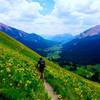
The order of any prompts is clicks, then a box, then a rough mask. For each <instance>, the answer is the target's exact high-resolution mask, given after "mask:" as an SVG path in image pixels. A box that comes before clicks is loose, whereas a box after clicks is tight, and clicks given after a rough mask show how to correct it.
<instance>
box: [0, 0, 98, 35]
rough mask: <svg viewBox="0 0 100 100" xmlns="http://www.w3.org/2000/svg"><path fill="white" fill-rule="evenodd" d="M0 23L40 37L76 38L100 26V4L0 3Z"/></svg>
mask: <svg viewBox="0 0 100 100" xmlns="http://www.w3.org/2000/svg"><path fill="white" fill-rule="evenodd" d="M0 22H1V23H4V24H7V25H9V26H13V27H15V28H18V29H21V30H24V31H26V32H29V33H33V32H34V33H37V34H40V35H48V36H49V35H55V34H63V33H69V34H73V35H76V34H79V33H81V32H83V31H84V30H86V29H88V28H90V27H93V26H95V25H98V24H100V0H0Z"/></svg>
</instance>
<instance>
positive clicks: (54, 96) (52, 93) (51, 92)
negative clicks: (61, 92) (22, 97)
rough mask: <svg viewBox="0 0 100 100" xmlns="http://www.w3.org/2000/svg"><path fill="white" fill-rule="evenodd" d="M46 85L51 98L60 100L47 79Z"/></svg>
mask: <svg viewBox="0 0 100 100" xmlns="http://www.w3.org/2000/svg"><path fill="white" fill-rule="evenodd" d="M44 86H45V90H46V91H47V92H48V96H49V97H50V98H51V100H58V95H57V94H56V93H55V92H54V91H53V88H52V87H51V86H50V84H49V83H48V82H46V80H44Z"/></svg>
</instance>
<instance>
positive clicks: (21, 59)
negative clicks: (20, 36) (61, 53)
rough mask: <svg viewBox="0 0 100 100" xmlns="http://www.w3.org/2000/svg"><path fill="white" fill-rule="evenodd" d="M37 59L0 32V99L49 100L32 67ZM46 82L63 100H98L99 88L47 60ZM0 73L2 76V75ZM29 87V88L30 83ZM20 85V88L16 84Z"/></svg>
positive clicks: (30, 52)
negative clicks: (0, 97)
mask: <svg viewBox="0 0 100 100" xmlns="http://www.w3.org/2000/svg"><path fill="white" fill-rule="evenodd" d="M15 44H16V45H15ZM39 57H40V56H39V55H38V54H37V53H35V52H34V51H32V50H31V49H29V48H27V47H25V46H24V45H23V44H21V43H19V42H17V41H16V40H14V39H12V38H11V37H9V36H7V35H6V34H4V33H1V32H0V69H2V71H1V70H0V75H2V77H0V78H1V79H0V81H1V82H0V95H1V96H2V97H5V98H7V99H8V98H9V99H10V100H11V99H12V98H13V99H14V100H16V99H17V100H18V99H19V100H22V99H21V98H24V99H25V100H30V98H31V99H33V100H38V99H40V100H48V97H47V95H46V93H45V92H44V88H43V83H42V82H41V81H40V80H39V76H38V73H37V69H36V68H35V65H36V63H37V60H38V59H39ZM45 61H46V65H47V67H46V69H45V78H46V79H47V80H48V82H49V83H50V84H51V85H52V87H53V88H54V90H55V91H56V92H57V93H58V94H59V98H60V99H62V100H67V99H68V100H92V99H95V100H99V98H100V84H98V83H95V82H92V81H89V80H86V79H84V78H82V77H80V76H78V75H76V74H73V73H71V72H69V71H66V70H64V69H63V68H61V67H59V66H58V65H56V64H54V63H52V62H49V61H48V60H46V59H45ZM2 72H3V73H2ZM30 81H31V82H32V84H31V82H30ZM18 83H19V84H18Z"/></svg>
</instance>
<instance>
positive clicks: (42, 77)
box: [37, 58, 45, 79]
mask: <svg viewBox="0 0 100 100" xmlns="http://www.w3.org/2000/svg"><path fill="white" fill-rule="evenodd" d="M37 66H38V68H39V72H40V79H44V68H45V61H44V60H43V59H42V58H40V59H39V61H38V64H37Z"/></svg>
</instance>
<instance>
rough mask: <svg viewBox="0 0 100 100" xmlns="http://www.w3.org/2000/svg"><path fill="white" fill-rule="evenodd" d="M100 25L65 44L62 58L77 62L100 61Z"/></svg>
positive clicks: (93, 62)
mask: <svg viewBox="0 0 100 100" xmlns="http://www.w3.org/2000/svg"><path fill="white" fill-rule="evenodd" d="M99 58H100V25H98V26H95V27H93V28H91V29H89V30H87V31H85V32H83V33H81V34H80V35H79V36H78V37H77V38H76V39H74V40H72V41H71V42H69V43H66V44H64V45H63V49H62V53H61V59H60V60H62V61H66V62H73V63H76V64H83V65H87V64H99V63H100V59H99Z"/></svg>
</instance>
